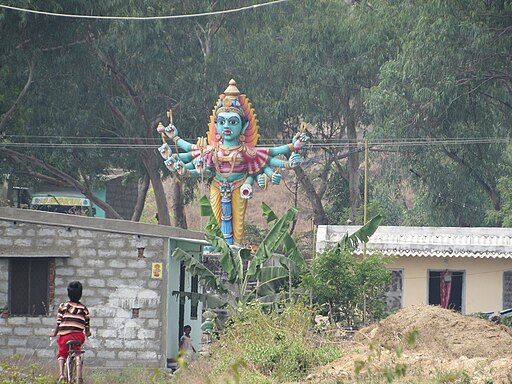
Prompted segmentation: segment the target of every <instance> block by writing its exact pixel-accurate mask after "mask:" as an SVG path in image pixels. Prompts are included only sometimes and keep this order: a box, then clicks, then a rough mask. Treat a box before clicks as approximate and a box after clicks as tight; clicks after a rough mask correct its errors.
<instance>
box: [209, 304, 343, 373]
mask: <svg viewBox="0 0 512 384" xmlns="http://www.w3.org/2000/svg"><path fill="white" fill-rule="evenodd" d="M312 317H313V312H312V310H311V309H310V308H308V307H306V306H304V305H303V304H300V303H295V304H284V305H281V306H280V309H279V310H278V311H272V312H267V311H265V310H264V309H263V308H262V307H261V306H259V305H256V304H253V303H251V304H249V305H247V306H245V307H243V308H240V310H239V311H238V312H237V313H236V314H235V315H234V316H233V317H232V318H231V320H230V324H229V325H228V327H227V328H226V329H225V330H224V331H223V333H222V334H221V338H220V340H219V341H218V342H217V343H215V345H214V346H212V351H213V352H212V362H213V366H214V368H213V372H214V373H220V372H224V371H225V370H226V369H229V367H230V366H232V365H233V364H235V363H236V360H235V359H237V358H239V359H241V360H242V361H244V362H245V364H246V366H245V367H244V368H243V369H242V373H241V376H242V377H246V376H252V377H260V379H263V378H266V379H264V380H265V382H267V381H266V380H268V382H283V381H289V380H297V379H300V378H303V377H304V376H305V375H306V373H307V372H308V371H309V370H310V369H311V368H313V367H315V366H319V365H322V364H326V363H328V362H330V361H332V360H334V359H336V358H338V357H340V355H341V352H340V351H339V350H338V349H337V348H335V347H333V346H319V343H318V342H317V341H318V340H316V336H314V334H313V332H312V330H311V319H312ZM241 382H244V383H245V382H247V381H245V380H243V381H241ZM258 382H263V381H258Z"/></svg>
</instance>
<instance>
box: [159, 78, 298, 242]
mask: <svg viewBox="0 0 512 384" xmlns="http://www.w3.org/2000/svg"><path fill="white" fill-rule="evenodd" d="M170 119H171V121H170V124H169V125H168V126H166V127H164V126H163V125H161V124H160V125H159V126H158V128H157V131H158V132H159V133H160V134H161V135H162V138H163V140H164V144H163V145H162V146H161V147H160V148H159V151H160V154H161V155H162V157H163V158H164V159H165V165H166V166H167V168H168V169H169V170H170V171H171V172H177V173H178V174H180V175H184V176H201V175H205V176H208V177H209V176H213V179H212V182H211V185H210V203H211V205H212V208H213V212H214V214H215V217H216V219H217V222H218V223H219V224H220V227H221V230H222V233H223V234H224V238H225V239H226V241H227V243H228V244H231V245H233V244H234V245H242V244H243V239H244V220H245V211H246V207H247V199H250V198H251V197H252V194H253V190H252V185H253V183H254V181H256V182H257V183H258V185H259V186H260V187H262V188H263V189H266V188H267V186H268V184H269V183H272V184H279V183H280V182H281V174H280V173H279V172H278V171H274V170H273V168H287V169H289V168H294V167H296V166H298V165H299V164H300V162H301V157H300V155H299V154H298V153H297V151H298V150H299V149H300V148H301V146H302V144H303V143H304V142H305V141H307V139H308V137H307V135H306V134H305V133H304V130H303V129H301V131H300V132H299V133H297V134H296V135H295V136H294V137H293V139H292V142H291V143H290V144H287V145H282V146H278V147H272V148H263V147H257V146H256V145H257V142H258V137H259V134H258V129H259V126H258V120H257V119H256V114H255V113H254V109H253V108H252V107H251V103H250V102H249V100H248V99H247V97H246V96H245V95H242V94H240V91H239V90H238V88H237V86H236V82H235V81H234V80H231V81H230V82H229V86H228V87H227V89H226V90H225V91H224V93H223V94H221V95H220V96H219V100H218V101H217V104H216V105H215V107H214V108H213V113H212V115H211V117H210V123H209V126H208V128H209V129H208V139H206V138H204V137H201V138H199V139H198V141H197V143H196V144H192V143H189V142H188V141H186V140H184V139H182V138H181V137H180V136H178V130H177V128H176V127H175V126H174V125H173V124H172V115H171V114H170ZM164 134H165V135H166V136H167V137H168V138H169V139H171V140H172V141H173V142H174V143H175V145H176V149H177V148H178V147H179V148H180V149H181V150H182V151H183V152H180V153H174V154H173V153H172V150H171V147H170V146H169V144H168V143H167V142H166V140H165V136H164ZM278 155H290V156H289V157H288V160H283V159H278V158H276V156H278Z"/></svg>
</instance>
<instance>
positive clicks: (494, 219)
mask: <svg viewBox="0 0 512 384" xmlns="http://www.w3.org/2000/svg"><path fill="white" fill-rule="evenodd" d="M497 188H498V190H499V191H500V194H501V201H502V205H501V209H500V210H499V211H488V212H487V217H486V220H487V222H488V223H491V224H495V225H500V224H501V225H503V227H508V228H510V227H512V177H505V176H503V177H501V178H500V179H499V180H498V186H497Z"/></svg>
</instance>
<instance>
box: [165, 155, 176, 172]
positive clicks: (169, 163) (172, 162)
mask: <svg viewBox="0 0 512 384" xmlns="http://www.w3.org/2000/svg"><path fill="white" fill-rule="evenodd" d="M164 164H165V166H166V167H167V169H168V170H169V171H171V172H176V159H175V158H174V157H172V156H170V157H169V158H168V159H167V160H165V161H164Z"/></svg>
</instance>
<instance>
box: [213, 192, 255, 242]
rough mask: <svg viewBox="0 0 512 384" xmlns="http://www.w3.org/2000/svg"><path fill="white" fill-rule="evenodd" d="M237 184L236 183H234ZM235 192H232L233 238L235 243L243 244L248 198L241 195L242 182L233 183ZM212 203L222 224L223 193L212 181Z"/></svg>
mask: <svg viewBox="0 0 512 384" xmlns="http://www.w3.org/2000/svg"><path fill="white" fill-rule="evenodd" d="M233 184H235V185H233ZM233 184H232V185H233V187H234V188H233V192H232V193H231V207H232V213H233V219H232V220H233V240H234V244H237V245H243V243H244V234H245V230H244V218H245V210H246V208H247V199H242V198H241V197H240V187H241V186H242V185H241V184H242V183H233ZM210 204H211V205H212V209H213V213H214V215H215V218H216V219H217V223H219V226H220V225H221V212H222V204H221V194H220V189H219V186H218V185H217V183H215V182H212V184H211V186H210Z"/></svg>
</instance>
